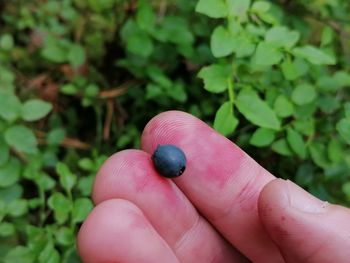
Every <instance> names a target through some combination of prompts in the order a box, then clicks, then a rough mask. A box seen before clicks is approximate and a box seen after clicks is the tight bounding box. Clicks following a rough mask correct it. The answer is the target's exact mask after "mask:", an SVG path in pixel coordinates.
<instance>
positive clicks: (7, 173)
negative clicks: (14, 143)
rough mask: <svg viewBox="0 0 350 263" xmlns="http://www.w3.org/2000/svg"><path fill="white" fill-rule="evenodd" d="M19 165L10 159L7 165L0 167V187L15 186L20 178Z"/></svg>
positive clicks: (16, 161)
mask: <svg viewBox="0 0 350 263" xmlns="http://www.w3.org/2000/svg"><path fill="white" fill-rule="evenodd" d="M20 172H21V164H20V162H19V161H18V160H17V159H15V158H11V159H10V160H9V161H8V162H7V163H5V164H3V165H2V166H0V187H8V186H11V185H13V184H15V183H16V182H17V181H18V179H19V176H20Z"/></svg>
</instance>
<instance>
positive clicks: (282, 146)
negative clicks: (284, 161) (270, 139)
mask: <svg viewBox="0 0 350 263" xmlns="http://www.w3.org/2000/svg"><path fill="white" fill-rule="evenodd" d="M271 148H272V150H273V151H275V152H276V153H279V154H280V155H284V156H291V155H293V153H292V150H291V149H290V148H289V146H288V143H287V141H286V139H279V140H278V141H275V142H274V143H273V144H272V145H271Z"/></svg>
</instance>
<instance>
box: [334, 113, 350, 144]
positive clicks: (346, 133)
mask: <svg viewBox="0 0 350 263" xmlns="http://www.w3.org/2000/svg"><path fill="white" fill-rule="evenodd" d="M336 128H337V131H338V132H339V134H340V135H341V136H342V137H343V139H344V140H345V141H346V142H347V143H348V144H350V118H349V117H348V118H344V119H341V120H340V121H339V122H338V123H337V126H336Z"/></svg>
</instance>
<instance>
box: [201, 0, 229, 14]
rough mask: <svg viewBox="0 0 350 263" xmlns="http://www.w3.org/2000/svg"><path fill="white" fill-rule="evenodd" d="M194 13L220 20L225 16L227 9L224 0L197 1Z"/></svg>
mask: <svg viewBox="0 0 350 263" xmlns="http://www.w3.org/2000/svg"><path fill="white" fill-rule="evenodd" d="M196 12H198V13H201V14H204V15H207V16H209V17H212V18H221V17H225V16H227V7H226V4H225V1H224V0H199V1H198V2H197V5H196Z"/></svg>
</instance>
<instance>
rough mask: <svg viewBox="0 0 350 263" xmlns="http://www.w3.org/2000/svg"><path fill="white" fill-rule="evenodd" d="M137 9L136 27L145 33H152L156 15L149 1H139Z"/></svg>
mask: <svg viewBox="0 0 350 263" xmlns="http://www.w3.org/2000/svg"><path fill="white" fill-rule="evenodd" d="M138 4H139V7H138V9H137V13H136V23H137V24H138V26H139V27H140V28H141V29H143V30H147V31H152V29H153V28H154V26H155V23H156V19H157V17H156V14H155V13H154V11H153V8H152V6H151V5H150V3H149V1H147V0H146V1H139V3H138Z"/></svg>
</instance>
